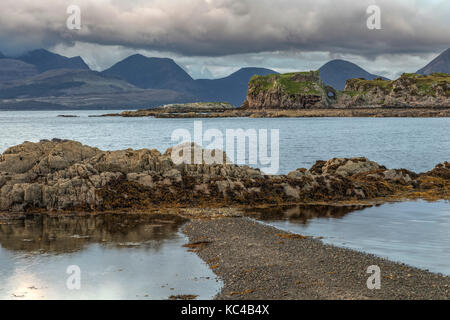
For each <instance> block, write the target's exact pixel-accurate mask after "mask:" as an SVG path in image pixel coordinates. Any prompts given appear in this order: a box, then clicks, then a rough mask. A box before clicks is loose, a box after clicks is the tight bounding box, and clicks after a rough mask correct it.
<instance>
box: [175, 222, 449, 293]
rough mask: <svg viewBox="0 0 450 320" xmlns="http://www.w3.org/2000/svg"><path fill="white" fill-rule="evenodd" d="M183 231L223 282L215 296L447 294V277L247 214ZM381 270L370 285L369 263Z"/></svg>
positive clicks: (190, 226)
mask: <svg viewBox="0 0 450 320" xmlns="http://www.w3.org/2000/svg"><path fill="white" fill-rule="evenodd" d="M183 232H184V233H185V234H187V235H188V237H189V238H190V241H191V246H190V247H191V248H192V251H194V252H196V253H197V254H198V255H199V256H200V257H201V258H202V259H203V260H204V261H205V262H206V263H207V264H208V265H209V266H210V268H211V269H212V270H213V271H214V272H215V273H216V274H217V276H219V277H220V278H221V279H222V280H223V281H224V288H223V289H222V291H221V293H219V294H218V295H217V297H216V299H219V300H229V299H231V300H235V299H242V300H259V299H268V300H299V299H307V300H313V299H314V300H315V299H332V300H354V299H388V300H404V299H408V300H410V299H427V300H428V299H443V300H448V299H449V298H450V277H448V276H443V275H438V274H433V273H430V272H427V271H424V270H419V269H417V268H413V267H409V266H406V265H404V264H400V263H395V262H391V261H389V260H386V259H382V258H379V257H376V256H373V255H368V254H364V253H361V252H357V251H353V250H348V249H344V248H338V247H335V246H331V245H326V244H323V243H322V242H321V241H320V240H317V239H313V238H308V237H303V236H301V235H294V234H289V233H285V232H282V231H280V230H278V229H276V228H273V227H270V226H267V225H263V224H261V223H258V222H256V221H252V220H250V219H247V218H221V219H213V220H205V219H201V220H199V219H197V220H193V221H191V222H190V223H189V224H187V225H186V226H185V227H184V229H183ZM372 265H376V266H378V267H380V271H381V288H380V290H369V289H368V288H367V284H366V282H367V279H368V278H369V276H370V274H368V273H367V268H368V267H369V266H372Z"/></svg>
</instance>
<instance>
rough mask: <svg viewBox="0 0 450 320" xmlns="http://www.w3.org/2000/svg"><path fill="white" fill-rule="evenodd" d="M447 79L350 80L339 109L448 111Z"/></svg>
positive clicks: (438, 76) (410, 76) (414, 76)
mask: <svg viewBox="0 0 450 320" xmlns="http://www.w3.org/2000/svg"><path fill="white" fill-rule="evenodd" d="M449 98H450V75H449V74H446V73H434V74H431V75H419V74H415V73H404V74H403V75H402V76H401V77H400V78H398V79H397V80H392V81H390V80H383V79H380V78H377V79H374V80H365V79H350V80H348V81H347V84H346V86H345V90H344V91H342V92H340V93H339V98H338V103H337V105H338V106H341V107H361V106H368V105H371V106H383V107H450V99H449Z"/></svg>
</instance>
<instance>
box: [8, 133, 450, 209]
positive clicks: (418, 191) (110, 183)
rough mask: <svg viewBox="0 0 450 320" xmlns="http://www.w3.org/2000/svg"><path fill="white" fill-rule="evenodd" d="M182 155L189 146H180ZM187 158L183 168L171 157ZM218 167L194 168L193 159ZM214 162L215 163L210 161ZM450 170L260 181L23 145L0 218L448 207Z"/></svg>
mask: <svg viewBox="0 0 450 320" xmlns="http://www.w3.org/2000/svg"><path fill="white" fill-rule="evenodd" d="M185 147H186V146H185ZM180 149H181V150H183V152H188V151H190V152H191V156H190V157H187V158H186V159H184V161H182V162H178V161H174V159H176V157H174V152H179V151H180ZM195 152H200V154H201V155H203V156H204V155H205V154H209V155H211V154H214V155H219V157H218V158H215V159H220V160H221V161H217V162H209V161H201V162H199V163H197V164H196V163H192V160H193V159H194V158H193V157H192V154H195ZM213 158H214V157H213ZM449 192H450V165H449V163H448V162H445V163H443V164H439V165H437V166H436V168H434V169H433V170H431V171H430V172H427V173H424V174H416V173H414V172H411V171H408V170H405V169H396V170H388V169H386V168H385V167H384V166H381V165H379V164H377V163H375V162H373V161H370V160H368V159H366V158H353V159H348V158H335V159H331V160H329V161H317V162H316V164H314V166H313V167H312V168H311V169H309V170H307V169H304V168H300V169H297V170H296V171H293V172H291V173H289V174H287V175H273V176H271V175H264V174H263V173H261V171H260V170H258V169H255V168H251V167H248V166H238V165H235V164H232V163H231V162H230V161H229V159H228V158H227V157H226V154H225V153H224V152H221V151H220V150H205V149H201V148H200V147H199V146H196V145H194V144H191V145H190V146H189V145H187V148H184V149H183V148H180V146H177V147H175V148H170V149H168V150H167V151H166V152H165V153H164V154H161V153H160V152H159V151H157V150H149V149H142V150H132V149H127V150H119V151H102V150H100V149H97V148H92V147H89V146H84V145H82V144H81V143H79V142H75V141H69V140H56V139H55V140H52V141H48V140H44V141H41V142H38V143H31V142H25V143H23V144H21V145H19V146H15V147H12V148H10V149H8V150H7V151H5V152H4V153H3V154H2V155H1V156H0V211H15V212H24V211H50V210H65V211H92V210H96V211H102V210H107V211H109V210H124V209H132V210H134V209H148V208H159V207H161V206H169V207H179V206H208V207H213V206H227V205H255V204H283V203H286V204H288V203H299V202H317V201H321V202H323V201H333V202H336V201H352V200H358V201H359V200H371V199H375V198H383V197H395V196H402V197H404V196H405V195H406V196H408V195H411V196H415V197H424V196H427V195H432V197H433V198H440V199H448V198H449Z"/></svg>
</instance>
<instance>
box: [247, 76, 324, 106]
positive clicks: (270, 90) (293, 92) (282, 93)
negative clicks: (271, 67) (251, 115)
mask: <svg viewBox="0 0 450 320" xmlns="http://www.w3.org/2000/svg"><path fill="white" fill-rule="evenodd" d="M329 104H330V102H329V100H328V96H327V89H326V88H325V85H324V83H323V82H322V80H321V79H320V76H319V71H309V72H294V73H285V74H271V75H266V76H254V77H252V78H251V79H250V82H249V86H248V92H247V101H246V102H245V103H244V107H247V108H252V109H255V108H257V109H265V108H266V109H308V108H322V107H327V106H329Z"/></svg>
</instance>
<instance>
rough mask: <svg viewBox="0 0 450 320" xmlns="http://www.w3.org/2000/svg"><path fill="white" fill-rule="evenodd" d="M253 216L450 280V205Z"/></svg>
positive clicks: (300, 209) (289, 210)
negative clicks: (447, 276)
mask: <svg viewBox="0 0 450 320" xmlns="http://www.w3.org/2000/svg"><path fill="white" fill-rule="evenodd" d="M248 214H249V215H251V216H253V217H255V218H257V219H258V220H260V221H263V222H264V223H267V224H269V225H272V226H274V227H276V228H279V229H281V230H285V231H289V232H293V233H299V234H303V235H308V236H315V237H321V238H322V239H323V241H324V242H326V243H330V244H333V245H337V246H341V247H346V248H350V249H354V250H358V251H364V252H367V253H371V254H375V255H377V256H381V257H384V258H387V259H389V260H392V261H397V262H402V263H405V264H408V265H411V266H414V267H417V268H421V269H427V270H429V271H432V272H436V273H442V274H444V275H450V202H449V201H437V202H426V201H410V202H401V203H388V204H383V205H380V206H373V207H363V206H352V207H330V206H290V207H281V208H272V209H264V210H250V211H249V212H248Z"/></svg>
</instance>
